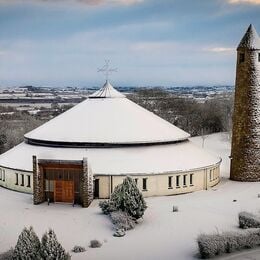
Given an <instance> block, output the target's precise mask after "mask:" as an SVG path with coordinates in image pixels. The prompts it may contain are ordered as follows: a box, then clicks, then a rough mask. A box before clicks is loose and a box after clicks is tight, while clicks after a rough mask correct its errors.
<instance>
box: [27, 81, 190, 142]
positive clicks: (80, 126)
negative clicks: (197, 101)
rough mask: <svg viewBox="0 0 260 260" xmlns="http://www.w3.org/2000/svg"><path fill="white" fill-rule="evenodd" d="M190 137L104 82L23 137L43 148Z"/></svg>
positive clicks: (159, 140) (177, 139)
mask: <svg viewBox="0 0 260 260" xmlns="http://www.w3.org/2000/svg"><path fill="white" fill-rule="evenodd" d="M189 136H190V135H189V134H188V133H186V132H184V131H183V130H181V129H179V128H177V127H176V126H174V125H172V124H170V123H169V122H167V121H165V120H164V119H162V118H160V117H158V116H157V115H155V114H153V113H152V112H149V111H148V110H146V109H144V108H142V107H141V106H139V105H137V104H135V103H134V102H132V101H130V100H129V99H127V98H126V97H125V96H124V95H123V94H121V93H120V92H118V91H117V90H115V89H114V88H113V87H112V85H111V84H110V83H108V82H106V84H105V85H104V86H103V88H101V89H100V90H99V91H97V92H95V93H94V94H92V95H91V96H90V97H89V98H87V99H86V100H85V101H83V102H81V103H80V104H78V105H76V106H74V107H73V108H71V109H70V110H68V111H66V112H64V113H62V114H61V115H59V116H57V117H55V118H54V119H52V120H50V121H48V122H47V123H45V124H43V125H42V126H40V127H38V128H36V129H34V130H33V131H31V132H29V133H27V134H26V135H25V139H26V140H27V141H28V142H29V143H34V144H41V145H46V146H49V145H50V146H51V145H55V146H74V147H75V146H77V147H79V146H91V147H92V146H94V147H95V146H105V145H109V144H111V145H129V144H130V145H131V144H137V145H138V144H153V143H168V142H175V141H181V140H186V139H187V138H188V137H189Z"/></svg>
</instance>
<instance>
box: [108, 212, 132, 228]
mask: <svg viewBox="0 0 260 260" xmlns="http://www.w3.org/2000/svg"><path fill="white" fill-rule="evenodd" d="M110 217H111V221H112V223H113V224H114V226H115V228H116V229H117V230H118V229H123V230H130V229H133V228H134V227H135V225H136V223H135V219H134V218H133V217H131V216H130V215H129V214H128V213H127V212H124V211H121V210H119V211H114V212H112V213H111V214H110Z"/></svg>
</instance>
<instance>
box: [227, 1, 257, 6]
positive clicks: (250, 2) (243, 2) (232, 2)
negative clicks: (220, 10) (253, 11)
mask: <svg viewBox="0 0 260 260" xmlns="http://www.w3.org/2000/svg"><path fill="white" fill-rule="evenodd" d="M228 2H229V3H230V4H252V5H260V0H228Z"/></svg>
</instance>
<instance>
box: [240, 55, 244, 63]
mask: <svg viewBox="0 0 260 260" xmlns="http://www.w3.org/2000/svg"><path fill="white" fill-rule="evenodd" d="M244 61H245V53H240V54H239V63H242V62H244Z"/></svg>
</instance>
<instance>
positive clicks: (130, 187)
mask: <svg viewBox="0 0 260 260" xmlns="http://www.w3.org/2000/svg"><path fill="white" fill-rule="evenodd" d="M110 203H112V206H113V207H115V208H116V209H117V210H121V211H125V212H127V213H128V214H129V215H130V216H132V217H133V218H135V219H139V218H141V217H142V216H143V214H144V211H145V210H146V208H147V206H146V203H145V200H144V198H143V195H142V193H141V192H140V191H139V189H138V187H137V186H136V183H135V181H134V180H133V179H132V178H130V177H126V178H125V179H124V181H123V183H122V184H120V185H118V186H117V187H116V188H115V190H114V192H113V193H112V195H111V199H110Z"/></svg>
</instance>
